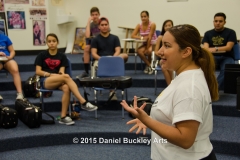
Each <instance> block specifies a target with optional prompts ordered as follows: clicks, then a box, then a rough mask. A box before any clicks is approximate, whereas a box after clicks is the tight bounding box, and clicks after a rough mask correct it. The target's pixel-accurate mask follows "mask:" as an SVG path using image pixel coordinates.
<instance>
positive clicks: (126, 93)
mask: <svg viewBox="0 0 240 160" xmlns="http://www.w3.org/2000/svg"><path fill="white" fill-rule="evenodd" d="M125 95H126V102H128V92H127V89H126V91H125Z"/></svg>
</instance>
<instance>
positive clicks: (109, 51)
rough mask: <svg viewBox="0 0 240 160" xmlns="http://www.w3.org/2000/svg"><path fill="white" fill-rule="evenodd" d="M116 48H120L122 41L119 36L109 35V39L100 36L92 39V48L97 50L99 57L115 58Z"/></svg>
mask: <svg viewBox="0 0 240 160" xmlns="http://www.w3.org/2000/svg"><path fill="white" fill-rule="evenodd" d="M116 47H120V41H119V38H118V37H117V36H115V35H112V34H109V36H108V37H103V36H102V35H101V34H99V35H97V36H96V37H95V38H93V39H92V43H91V48H96V49H97V54H98V55H99V56H113V54H114V53H115V48H116Z"/></svg>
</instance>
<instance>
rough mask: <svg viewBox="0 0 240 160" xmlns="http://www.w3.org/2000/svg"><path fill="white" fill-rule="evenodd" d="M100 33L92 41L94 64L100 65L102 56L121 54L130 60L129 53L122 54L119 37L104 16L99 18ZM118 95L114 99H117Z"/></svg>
mask: <svg viewBox="0 0 240 160" xmlns="http://www.w3.org/2000/svg"><path fill="white" fill-rule="evenodd" d="M98 24H99V26H98V27H99V30H100V34H99V35H97V36H96V37H95V38H94V39H93V40H92V43H91V52H92V57H93V59H94V60H95V61H94V65H93V66H98V60H99V58H100V57H101V56H119V57H121V58H123V60H124V62H126V61H127V60H128V55H127V54H125V53H123V54H120V51H121V46H120V41H119V38H118V37H117V36H116V35H113V34H110V30H109V21H108V19H107V18H105V17H102V18H100V19H99V23H98ZM116 99H117V98H116V96H115V95H114V97H113V98H112V100H116Z"/></svg>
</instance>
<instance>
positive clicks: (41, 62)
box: [34, 50, 68, 73]
mask: <svg viewBox="0 0 240 160" xmlns="http://www.w3.org/2000/svg"><path fill="white" fill-rule="evenodd" d="M34 65H35V66H41V67H42V70H43V71H45V72H49V73H58V72H59V69H60V68H61V67H68V60H67V56H66V55H65V54H64V53H60V52H57V54H56V55H54V56H52V55H50V53H49V52H48V50H47V51H43V52H41V53H39V54H38V55H37V57H36V59H35V63H34Z"/></svg>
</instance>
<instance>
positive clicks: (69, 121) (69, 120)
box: [59, 116, 75, 125]
mask: <svg viewBox="0 0 240 160" xmlns="http://www.w3.org/2000/svg"><path fill="white" fill-rule="evenodd" d="M59 123H60V124H66V125H72V124H74V123H75V122H74V121H73V120H72V118H70V117H68V116H67V117H65V118H63V119H62V118H61V119H60V121H59Z"/></svg>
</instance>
